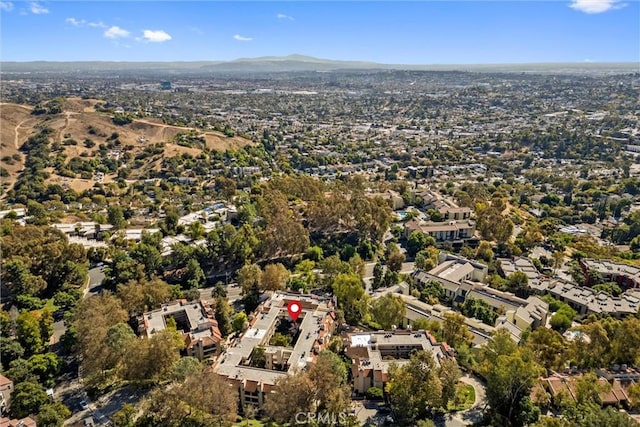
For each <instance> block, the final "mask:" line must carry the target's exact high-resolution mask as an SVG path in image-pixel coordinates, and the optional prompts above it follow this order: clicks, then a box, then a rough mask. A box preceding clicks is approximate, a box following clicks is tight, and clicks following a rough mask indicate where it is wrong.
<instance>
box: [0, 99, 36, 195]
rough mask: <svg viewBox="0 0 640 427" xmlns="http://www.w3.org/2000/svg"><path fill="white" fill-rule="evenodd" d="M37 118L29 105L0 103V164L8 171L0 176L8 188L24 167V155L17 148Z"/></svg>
mask: <svg viewBox="0 0 640 427" xmlns="http://www.w3.org/2000/svg"><path fill="white" fill-rule="evenodd" d="M37 122H38V119H37V118H36V117H34V116H32V115H31V107H27V106H24V105H15V104H4V103H0V166H1V167H3V168H4V169H6V170H7V172H9V176H7V177H1V178H0V180H1V182H2V185H3V186H5V187H7V188H10V187H11V186H13V184H14V182H15V180H16V177H17V176H18V174H19V173H20V172H21V171H22V169H23V168H24V155H23V154H22V153H20V152H19V151H18V148H19V147H20V146H21V145H22V143H23V142H24V141H25V140H26V139H27V137H28V136H29V135H30V134H31V132H32V131H33V127H34V126H35V125H36V123H37Z"/></svg>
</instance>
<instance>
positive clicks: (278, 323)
mask: <svg viewBox="0 0 640 427" xmlns="http://www.w3.org/2000/svg"><path fill="white" fill-rule="evenodd" d="M293 300H295V301H298V302H300V304H301V306H302V311H301V313H300V316H299V317H298V320H297V321H296V322H292V321H291V320H290V318H289V313H288V312H287V305H288V303H289V302H290V301H293ZM283 324H284V325H288V326H290V327H291V328H293V329H294V330H295V339H293V342H292V343H291V345H290V346H286V347H285V346H276V345H271V344H270V341H271V338H272V337H273V335H274V334H275V332H276V330H278V329H279V328H281V327H282V325H283ZM335 324H336V316H335V312H334V310H333V302H332V301H331V300H330V299H327V298H322V297H318V296H316V295H299V294H290V293H284V292H281V293H275V294H274V295H273V296H272V297H271V298H270V299H268V300H266V301H264V302H263V303H262V304H261V305H260V306H259V307H258V308H257V310H256V312H255V313H254V316H253V320H252V321H251V323H250V325H249V328H248V329H247V330H246V331H245V332H244V334H243V335H242V336H241V337H239V338H238V339H236V340H234V341H233V342H232V343H231V344H230V345H229V346H228V347H227V348H226V349H225V351H224V353H222V354H221V355H220V356H219V357H218V359H217V360H216V363H215V365H214V367H213V369H214V371H215V372H216V373H217V374H218V375H220V376H221V377H223V378H224V379H225V380H226V381H228V382H229V383H230V384H231V385H233V386H234V387H236V388H237V390H238V392H239V395H240V402H241V404H242V405H243V406H244V405H252V406H256V407H261V406H262V405H263V404H264V402H265V399H268V398H269V397H268V396H269V393H270V392H271V391H272V390H273V388H274V385H275V383H276V381H277V380H278V378H283V377H285V376H287V375H291V374H294V373H295V372H297V371H300V370H303V369H305V368H307V366H309V365H310V364H312V363H314V362H315V357H316V355H317V354H319V353H320V352H321V351H322V350H324V349H325V348H326V345H327V344H328V343H329V340H330V339H331V337H332V334H333V331H334V329H335ZM258 348H259V349H260V353H261V354H262V355H263V356H264V366H263V367H260V366H257V364H256V363H255V360H254V359H255V356H256V354H257V353H256V352H257V351H258V350H256V349H258Z"/></svg>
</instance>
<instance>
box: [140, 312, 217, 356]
mask: <svg viewBox="0 0 640 427" xmlns="http://www.w3.org/2000/svg"><path fill="white" fill-rule="evenodd" d="M169 319H172V320H173V322H175V325H176V328H177V329H178V331H181V332H182V338H183V339H184V344H185V349H186V353H187V355H188V356H193V357H197V358H198V359H200V360H203V359H208V358H209V357H211V356H213V355H214V354H215V353H216V351H217V350H218V348H219V345H220V342H221V341H222V335H221V334H220V330H219V329H218V322H217V321H216V319H215V317H214V314H213V310H212V309H211V306H209V304H207V303H206V302H204V301H196V302H187V301H186V300H180V301H174V302H171V303H168V304H163V305H162V307H160V308H159V309H157V310H153V311H149V312H146V313H144V314H143V315H142V316H141V317H140V318H139V319H138V320H139V323H138V330H139V333H140V334H141V335H145V336H147V337H152V336H153V335H155V334H157V333H158V332H160V331H163V330H165V329H166V328H167V321H168V320H169Z"/></svg>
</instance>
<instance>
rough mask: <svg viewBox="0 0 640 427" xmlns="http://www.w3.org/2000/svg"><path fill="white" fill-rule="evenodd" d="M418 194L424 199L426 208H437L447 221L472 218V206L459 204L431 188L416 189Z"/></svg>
mask: <svg viewBox="0 0 640 427" xmlns="http://www.w3.org/2000/svg"><path fill="white" fill-rule="evenodd" d="M416 196H417V197H420V198H421V199H422V206H423V207H424V208H425V209H435V210H436V211H438V212H439V213H440V215H442V219H444V220H445V221H449V220H455V221H463V220H466V219H469V218H471V212H472V211H471V208H468V207H461V206H458V205H457V204H456V203H455V202H454V201H453V200H450V199H447V198H445V197H443V196H442V195H441V194H440V193H438V192H435V191H431V190H419V191H416Z"/></svg>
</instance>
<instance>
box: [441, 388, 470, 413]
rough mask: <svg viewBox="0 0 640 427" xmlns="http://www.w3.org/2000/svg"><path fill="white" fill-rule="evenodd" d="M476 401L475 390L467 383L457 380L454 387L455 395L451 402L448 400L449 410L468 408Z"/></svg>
mask: <svg viewBox="0 0 640 427" xmlns="http://www.w3.org/2000/svg"><path fill="white" fill-rule="evenodd" d="M475 401H476V391H475V389H474V388H473V387H472V386H470V385H469V384H465V383H463V382H459V383H458V386H457V387H456V397H455V399H454V401H453V402H449V405H448V407H447V409H448V410H449V411H464V410H466V409H469V408H470V407H471V406H472V405H473V404H474V402H475Z"/></svg>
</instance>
